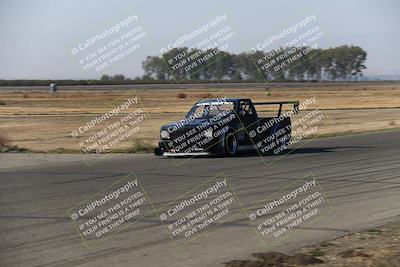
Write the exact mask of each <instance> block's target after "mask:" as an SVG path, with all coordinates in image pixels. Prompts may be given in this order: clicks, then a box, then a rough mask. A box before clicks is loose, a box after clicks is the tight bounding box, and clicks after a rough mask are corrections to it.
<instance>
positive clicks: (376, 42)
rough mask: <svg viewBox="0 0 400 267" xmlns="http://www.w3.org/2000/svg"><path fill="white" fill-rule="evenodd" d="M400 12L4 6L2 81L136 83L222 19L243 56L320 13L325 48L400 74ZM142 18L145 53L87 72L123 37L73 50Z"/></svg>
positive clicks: (371, 71) (399, 4) (381, 4)
mask: <svg viewBox="0 0 400 267" xmlns="http://www.w3.org/2000/svg"><path fill="white" fill-rule="evenodd" d="M399 11H400V1H397V0H383V1H371V0H336V1H303V0H297V1H288V0H283V1H267V0H260V1H235V0H229V1H228V0H219V1H211V0H202V1H188V0H186V1H184V0H170V1H149V0H147V1H139V0H136V1H129V0H115V1H105V0H86V1H77V0H68V1H55V0H35V1H32V0H25V1H22V0H0V36H1V42H0V79H97V78H99V77H100V76H101V75H102V74H103V73H106V74H117V73H118V74H124V75H125V76H127V77H130V78H134V77H136V76H140V75H142V74H143V70H142V61H143V60H145V59H146V57H147V56H149V55H160V49H161V48H163V47H166V46H167V45H168V44H170V43H173V41H175V40H176V39H178V38H179V37H181V36H183V35H185V34H187V33H191V32H193V31H194V30H195V29H198V28H199V27H200V26H202V25H204V24H207V23H208V22H210V21H211V20H213V19H214V18H216V17H218V16H223V15H226V18H227V21H226V25H229V26H230V27H231V28H232V29H233V31H234V33H235V34H234V36H233V37H232V39H231V40H229V47H228V48H227V50H228V51H230V52H234V53H240V52H244V51H248V50H249V49H251V48H252V47H254V46H255V45H256V44H257V43H260V42H262V41H263V40H265V39H266V38H268V37H269V36H271V35H273V34H276V33H279V32H281V31H282V30H284V29H286V28H288V27H290V26H291V25H293V24H295V23H296V22H299V21H301V20H302V19H304V18H305V17H306V16H311V15H313V14H315V16H316V21H315V22H314V23H315V25H318V26H319V27H320V28H322V29H323V31H324V36H323V38H321V40H319V43H318V45H319V47H321V48H329V47H335V46H339V45H357V46H360V47H362V48H363V49H364V50H366V51H367V53H368V56H367V61H366V66H367V69H366V70H365V71H364V74H365V75H400V53H399V52H398V47H399V43H400V27H399V25H400V16H399ZM135 15H137V21H131V22H129V25H127V26H125V27H124V28H123V30H126V31H128V29H129V30H130V29H133V28H134V27H137V26H140V27H141V29H142V32H145V36H144V37H143V38H141V39H140V40H138V41H137V43H138V44H139V47H138V48H137V49H135V50H132V51H131V52H130V53H128V54H126V55H125V56H124V57H122V58H120V59H118V60H117V61H115V62H113V63H112V64H109V65H108V66H106V67H104V69H100V70H97V71H96V70H95V68H94V67H91V68H86V69H85V68H83V64H81V63H80V60H81V59H82V58H83V57H85V56H88V54H90V53H91V52H93V51H97V49H98V48H100V47H101V46H102V45H105V44H108V43H109V42H111V41H113V40H115V38H120V36H121V34H122V33H123V31H122V30H120V31H119V32H118V33H112V34H110V35H108V36H107V37H106V38H104V39H102V40H99V41H97V43H96V44H94V45H92V46H91V47H90V48H88V49H85V51H79V53H78V54H75V55H74V54H73V53H72V52H71V50H72V49H73V48H76V47H79V45H81V47H82V44H84V43H85V41H86V40H88V39H90V38H91V37H93V36H95V35H96V34H100V33H104V32H105V31H106V30H107V29H110V28H112V27H113V26H114V25H118V24H119V23H120V22H121V21H123V20H125V19H127V18H129V17H134V16H135ZM85 53H86V54H85ZM96 57H98V54H96ZM86 62H90V61H86Z"/></svg>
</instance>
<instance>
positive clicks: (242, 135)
mask: <svg viewBox="0 0 400 267" xmlns="http://www.w3.org/2000/svg"><path fill="white" fill-rule="evenodd" d="M238 117H239V120H240V122H241V124H242V125H241V126H242V129H241V130H240V131H239V136H238V139H239V142H240V143H241V144H242V145H250V144H251V140H250V139H249V138H248V135H247V132H246V130H245V129H244V128H248V127H249V126H251V125H253V127H254V125H255V124H256V123H257V119H258V117H257V113H256V110H255V108H254V105H253V103H252V102H251V100H249V99H244V100H240V102H239V106H238ZM243 127H244V128H243Z"/></svg>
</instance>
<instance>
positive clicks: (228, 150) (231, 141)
mask: <svg viewBox="0 0 400 267" xmlns="http://www.w3.org/2000/svg"><path fill="white" fill-rule="evenodd" d="M224 142H225V154H226V155H227V156H234V155H236V153H237V150H238V141H237V137H236V135H235V134H234V133H232V132H230V133H228V134H227V136H226V137H225V140H224Z"/></svg>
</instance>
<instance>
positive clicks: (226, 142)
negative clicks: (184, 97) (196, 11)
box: [154, 98, 299, 157]
mask: <svg viewBox="0 0 400 267" xmlns="http://www.w3.org/2000/svg"><path fill="white" fill-rule="evenodd" d="M285 104H291V105H293V109H292V110H291V113H289V114H290V115H292V114H296V113H298V109H299V101H279V102H259V103H253V102H252V101H251V100H250V99H244V98H228V99H227V98H221V99H205V100H201V101H199V102H197V103H196V104H194V105H193V107H192V108H191V109H190V111H189V112H188V114H187V115H186V117H185V118H184V119H182V120H180V121H177V122H172V123H168V124H166V125H163V126H162V127H161V129H160V142H159V147H158V148H156V149H155V151H154V152H155V154H156V155H160V156H161V155H163V156H170V157H177V156H199V155H224V156H234V155H236V154H237V153H238V151H239V150H244V149H254V148H256V149H257V148H259V147H260V146H262V147H263V150H262V152H263V154H266V153H267V152H268V151H270V150H271V149H274V148H277V147H283V146H286V145H287V144H288V142H289V140H290V137H291V122H290V116H288V115H287V114H282V113H283V112H282V106H283V105H285ZM259 105H276V106H277V107H279V108H278V110H277V113H276V116H272V117H259V116H258V114H257V111H256V108H255V106H259ZM266 147H267V148H268V149H265V148H266Z"/></svg>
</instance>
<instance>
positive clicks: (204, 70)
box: [0, 45, 367, 86]
mask: <svg viewBox="0 0 400 267" xmlns="http://www.w3.org/2000/svg"><path fill="white" fill-rule="evenodd" d="M289 49H292V48H285V49H277V51H278V50H279V51H278V52H276V51H275V52H276V53H273V52H274V51H270V52H268V54H270V55H271V54H274V56H272V57H270V59H273V58H277V57H279V56H281V55H282V54H283V53H285V52H287V51H288V50H289ZM303 49H304V48H303ZM186 50H187V48H185V47H183V48H175V49H172V50H170V51H168V52H167V53H166V54H163V57H161V56H148V57H147V58H146V59H145V60H144V61H143V62H142V67H143V70H144V75H143V76H141V77H139V76H138V77H135V78H134V79H130V78H127V77H125V76H124V75H122V74H115V75H107V74H104V75H102V76H101V78H100V79H89V80H83V79H81V80H71V79H67V80H65V79H64V80H50V79H49V80H0V86H48V85H49V84H50V83H52V82H54V83H56V84H57V85H61V86H62V85H96V84H98V85H112V84H115V85H122V84H146V83H171V84H172V83H175V82H176V81H175V79H178V80H180V83H207V82H210V81H212V82H218V83H224V82H263V81H264V79H266V80H274V82H290V81H312V82H317V81H355V80H357V78H358V77H360V76H362V70H363V69H365V68H366V67H365V65H364V63H365V60H366V57H367V52H365V51H364V50H363V49H362V48H361V47H358V46H347V45H344V46H339V47H335V48H328V49H312V51H311V52H309V53H307V54H306V55H304V57H302V58H300V59H299V60H298V62H296V63H294V64H290V65H289V66H288V67H287V68H283V69H281V70H279V71H274V70H272V69H266V70H263V69H261V68H260V67H259V64H257V62H255V61H256V60H257V59H259V58H262V57H263V56H265V55H266V54H267V53H264V52H262V51H256V52H255V53H254V54H253V55H250V53H248V52H244V53H240V54H234V53H228V52H224V51H220V52H219V53H218V60H216V61H215V62H213V63H211V64H209V63H210V62H208V61H205V62H203V63H202V64H203V65H200V66H199V67H198V71H194V72H187V71H185V70H184V68H180V69H178V70H177V71H171V69H170V68H169V66H168V65H167V63H166V61H165V58H171V57H173V56H175V55H178V54H180V53H182V52H183V51H186ZM196 52H199V50H192V53H191V54H193V53H196ZM205 52H206V53H207V52H209V51H205ZM261 74H262V75H261ZM174 78H175V79H174Z"/></svg>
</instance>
